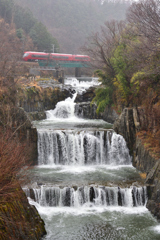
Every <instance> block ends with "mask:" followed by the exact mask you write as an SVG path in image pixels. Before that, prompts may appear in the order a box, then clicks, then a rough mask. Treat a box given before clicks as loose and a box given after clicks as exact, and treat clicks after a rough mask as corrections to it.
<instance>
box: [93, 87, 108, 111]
mask: <svg viewBox="0 0 160 240" xmlns="http://www.w3.org/2000/svg"><path fill="white" fill-rule="evenodd" d="M94 102H96V103H97V110H96V112H97V114H99V113H103V112H104V110H105V108H106V106H107V105H110V104H111V103H112V89H111V88H110V87H106V88H98V89H96V96H95V97H94V98H93V100H92V103H94Z"/></svg>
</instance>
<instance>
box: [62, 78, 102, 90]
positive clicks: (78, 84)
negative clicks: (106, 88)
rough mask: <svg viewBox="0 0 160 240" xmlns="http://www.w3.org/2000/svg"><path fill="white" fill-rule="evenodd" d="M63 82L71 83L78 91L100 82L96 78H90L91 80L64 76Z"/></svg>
mask: <svg viewBox="0 0 160 240" xmlns="http://www.w3.org/2000/svg"><path fill="white" fill-rule="evenodd" d="M64 84H66V85H71V86H72V87H74V88H75V89H76V91H78V92H79V93H82V92H84V91H86V90H87V89H88V88H90V87H93V86H98V85H100V84H101V83H100V82H99V81H98V78H92V81H79V80H78V79H77V78H73V77H72V78H66V79H65V80H64Z"/></svg>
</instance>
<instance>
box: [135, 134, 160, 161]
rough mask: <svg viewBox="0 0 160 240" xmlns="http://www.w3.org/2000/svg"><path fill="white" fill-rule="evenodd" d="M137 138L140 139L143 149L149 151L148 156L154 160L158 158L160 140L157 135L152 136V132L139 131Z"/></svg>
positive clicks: (159, 155) (159, 154) (159, 156)
mask: <svg viewBox="0 0 160 240" xmlns="http://www.w3.org/2000/svg"><path fill="white" fill-rule="evenodd" d="M137 136H138V137H139V138H140V139H141V141H142V144H143V145H144V147H145V149H146V150H148V151H149V153H150V155H151V156H152V157H154V158H155V159H157V160H158V159H159V158H160V138H159V133H158V132H157V134H153V132H152V131H150V130H148V131H140V132H138V133H137Z"/></svg>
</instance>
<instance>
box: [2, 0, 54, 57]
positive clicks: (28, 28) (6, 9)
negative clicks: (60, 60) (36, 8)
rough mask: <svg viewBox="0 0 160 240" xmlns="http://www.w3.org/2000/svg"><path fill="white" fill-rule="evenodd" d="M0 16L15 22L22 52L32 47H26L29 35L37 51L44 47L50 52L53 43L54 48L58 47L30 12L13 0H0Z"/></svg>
mask: <svg viewBox="0 0 160 240" xmlns="http://www.w3.org/2000/svg"><path fill="white" fill-rule="evenodd" d="M0 17H1V18H4V20H5V22H7V23H9V24H11V23H14V24H15V26H16V30H17V37H18V38H19V39H20V40H21V42H22V45H23V47H22V51H23V52H24V51H27V50H32V47H31V48H28V44H27V42H28V41H30V40H29V38H28V36H29V35H30V36H31V38H32V41H33V43H34V49H35V50H36V48H38V50H39V51H43V50H44V49H46V50H47V51H49V52H52V49H53V46H52V45H53V44H54V45H55V48H56V49H58V48H59V45H58V42H57V40H56V39H54V38H53V37H52V35H51V34H50V33H49V32H48V30H47V29H46V27H45V26H44V25H43V24H42V23H41V22H38V21H37V19H36V18H35V17H34V16H33V14H32V12H31V11H30V10H29V9H26V8H22V7H21V6H18V5H16V4H15V3H14V1H13V0H0ZM37 26H38V27H37ZM38 31H41V32H38ZM41 49H42V50H41ZM21 54H22V53H21Z"/></svg>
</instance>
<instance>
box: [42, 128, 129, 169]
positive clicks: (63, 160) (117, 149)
mask: <svg viewBox="0 0 160 240" xmlns="http://www.w3.org/2000/svg"><path fill="white" fill-rule="evenodd" d="M38 164H39V165H50V164H61V165H85V164H87V165H93V164H94V165H97V164H109V165H129V164H131V158H130V155H129V151H128V148H127V146H126V142H125V140H124V138H123V137H122V136H121V135H118V134H116V133H115V132H114V131H112V130H110V131H109V130H108V131H106V130H87V131H84V130H49V129H48V130H46V129H45V130H38Z"/></svg>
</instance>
